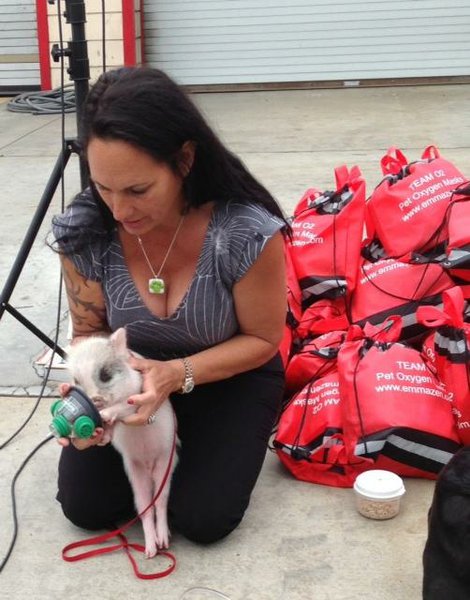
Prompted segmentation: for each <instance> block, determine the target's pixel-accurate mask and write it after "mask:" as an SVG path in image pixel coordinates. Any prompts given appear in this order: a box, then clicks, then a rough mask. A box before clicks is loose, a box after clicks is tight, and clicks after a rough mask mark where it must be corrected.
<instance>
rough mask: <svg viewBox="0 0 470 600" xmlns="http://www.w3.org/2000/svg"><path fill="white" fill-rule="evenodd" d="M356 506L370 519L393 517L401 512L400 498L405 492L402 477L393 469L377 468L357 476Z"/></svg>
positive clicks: (355, 487)
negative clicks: (393, 471) (392, 470)
mask: <svg viewBox="0 0 470 600" xmlns="http://www.w3.org/2000/svg"><path fill="white" fill-rule="evenodd" d="M353 488H354V492H355V496H356V508H357V511H358V512H359V514H361V515H362V516H364V517H367V518H368V519H377V520H385V519H393V517H396V516H397V514H398V513H399V512H400V500H401V497H402V496H403V494H404V493H405V486H404V485H403V480H402V478H401V477H399V476H398V475H396V474H395V473H392V472H391V471H384V470H381V469H375V470H372V471H366V472H364V473H361V474H360V475H358V476H357V477H356V481H355V482H354V486H353Z"/></svg>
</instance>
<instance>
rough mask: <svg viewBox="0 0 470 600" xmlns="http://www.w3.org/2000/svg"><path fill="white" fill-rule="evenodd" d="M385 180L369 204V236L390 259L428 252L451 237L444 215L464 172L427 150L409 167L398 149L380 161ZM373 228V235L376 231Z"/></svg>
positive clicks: (391, 150)
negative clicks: (379, 243)
mask: <svg viewBox="0 0 470 600" xmlns="http://www.w3.org/2000/svg"><path fill="white" fill-rule="evenodd" d="M381 166H382V172H383V173H384V175H386V177H385V178H384V179H383V180H382V181H381V183H380V184H379V185H378V186H377V187H376V188H375V190H374V191H373V192H372V194H371V196H370V198H369V201H368V203H367V217H366V220H367V223H368V227H369V231H368V237H369V239H372V238H373V237H378V239H379V240H380V242H381V243H382V245H383V247H384V249H385V251H386V253H387V255H388V256H389V257H394V258H400V257H403V256H405V255H407V254H408V253H411V252H413V251H418V252H423V251H426V250H427V249H429V248H433V247H434V246H437V245H438V244H439V243H440V242H442V241H443V240H445V239H446V237H447V232H446V231H445V214H446V209H447V206H448V204H449V202H450V198H451V195H452V192H453V190H454V189H455V188H456V187H457V186H458V185H460V184H462V183H463V182H464V181H465V178H464V177H463V175H462V173H461V172H460V171H459V170H458V169H457V168H456V167H455V166H454V165H453V164H452V163H450V162H449V161H447V160H444V159H443V158H441V157H440V153H439V151H438V149H437V148H436V147H435V146H428V147H427V148H426V149H425V150H424V152H423V154H422V157H421V160H420V161H416V162H412V163H408V159H407V158H406V156H405V155H404V154H403V152H401V151H400V150H399V149H397V148H395V147H392V148H389V150H388V152H387V154H386V155H385V156H383V157H382V160H381ZM371 228H372V229H373V231H371Z"/></svg>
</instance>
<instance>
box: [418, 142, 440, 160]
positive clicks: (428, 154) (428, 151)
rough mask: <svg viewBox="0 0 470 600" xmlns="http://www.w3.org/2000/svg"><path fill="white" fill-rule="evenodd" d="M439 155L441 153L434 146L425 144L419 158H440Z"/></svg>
mask: <svg viewBox="0 0 470 600" xmlns="http://www.w3.org/2000/svg"><path fill="white" fill-rule="evenodd" d="M440 157H441V153H440V152H439V150H438V149H437V147H436V146H432V145H431V146H427V147H426V148H425V149H424V150H423V154H422V155H421V158H423V159H425V160H434V159H435V158H440Z"/></svg>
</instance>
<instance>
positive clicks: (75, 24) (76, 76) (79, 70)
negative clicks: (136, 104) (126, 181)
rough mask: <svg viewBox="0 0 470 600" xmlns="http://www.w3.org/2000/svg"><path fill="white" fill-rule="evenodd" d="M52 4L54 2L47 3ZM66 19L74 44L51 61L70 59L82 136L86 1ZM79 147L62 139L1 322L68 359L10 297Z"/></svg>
mask: <svg viewBox="0 0 470 600" xmlns="http://www.w3.org/2000/svg"><path fill="white" fill-rule="evenodd" d="M48 2H49V3H50V4H53V3H54V0H48ZM65 6H66V8H65V12H64V16H65V19H66V22H67V23H70V25H71V30H72V41H70V42H68V47H67V48H65V49H64V48H60V47H59V46H58V45H57V44H55V45H54V46H53V48H52V58H53V60H54V61H55V62H58V61H59V60H60V59H63V58H64V57H67V58H68V59H69V68H68V69H67V72H68V74H69V75H70V79H72V81H73V82H74V87H75V104H76V116H77V132H78V134H79V135H80V133H81V118H80V117H81V107H82V105H83V102H84V100H85V96H86V94H87V92H88V81H89V79H90V68H89V61H88V51H87V42H86V39H85V23H86V14H85V2H84V0H65ZM78 151H79V149H78V145H77V141H76V140H75V139H65V140H63V146H62V150H61V152H60V154H59V156H58V158H57V161H56V163H55V166H54V168H53V170H52V173H51V175H50V177H49V180H48V182H47V184H46V187H45V189H44V192H43V194H42V197H41V199H40V201H39V204H38V207H37V209H36V212H35V214H34V216H33V219H32V221H31V224H30V226H29V228H28V230H27V232H26V235H25V237H24V240H23V242H22V244H21V246H20V249H19V251H18V254H17V257H16V259H15V261H14V263H13V266H12V269H11V271H10V274H9V275H8V277H7V280H6V282H5V285H4V287H3V290H2V293H1V295H0V319H1V318H2V317H3V315H4V313H5V311H7V312H8V313H10V314H11V315H12V316H13V317H14V318H15V319H16V320H17V321H19V322H20V323H21V324H22V325H24V326H25V327H26V328H27V329H29V330H30V331H31V332H32V333H33V334H34V335H36V336H37V337H38V338H39V339H40V340H41V341H42V342H44V343H45V344H46V345H47V346H49V347H50V348H52V349H53V350H54V351H55V352H57V354H59V355H60V356H61V357H62V358H65V352H64V351H63V350H62V348H60V347H59V346H58V345H57V344H56V343H55V342H54V341H53V340H51V339H50V338H49V337H48V336H47V335H45V334H44V333H43V332H42V331H41V330H40V329H38V328H37V327H36V326H35V325H34V324H33V323H31V321H29V320H28V319H27V318H26V317H25V316H24V315H22V314H21V313H20V312H19V311H18V310H16V309H15V308H14V307H13V306H11V304H9V302H10V298H11V295H12V293H13V290H14V289H15V286H16V283H17V281H18V279H19V277H20V274H21V272H22V270H23V267H24V265H25V263H26V260H27V258H28V255H29V253H30V251H31V248H32V246H33V243H34V240H35V239H36V237H37V234H38V231H39V228H40V226H41V223H42V222H43V220H44V218H45V216H46V213H47V210H48V208H49V206H50V203H51V201H52V198H53V196H54V193H55V191H56V189H57V187H58V185H59V183H60V181H61V179H62V177H63V175H64V171H65V167H66V166H67V163H68V161H69V159H70V156H71V155H72V154H73V153H77V154H78ZM80 183H81V187H82V189H84V188H85V187H86V186H87V184H88V176H87V172H86V169H85V165H84V163H83V161H82V160H80Z"/></svg>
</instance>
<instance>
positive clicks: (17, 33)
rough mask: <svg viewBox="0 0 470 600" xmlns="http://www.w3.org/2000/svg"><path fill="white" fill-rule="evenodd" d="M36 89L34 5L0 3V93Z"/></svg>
mask: <svg viewBox="0 0 470 600" xmlns="http://www.w3.org/2000/svg"><path fill="white" fill-rule="evenodd" d="M44 2H46V0H44ZM39 86H40V72H39V53H38V41H37V24H36V6H35V2H34V0H0V90H4V89H9V90H20V89H34V88H38V89H39Z"/></svg>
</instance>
